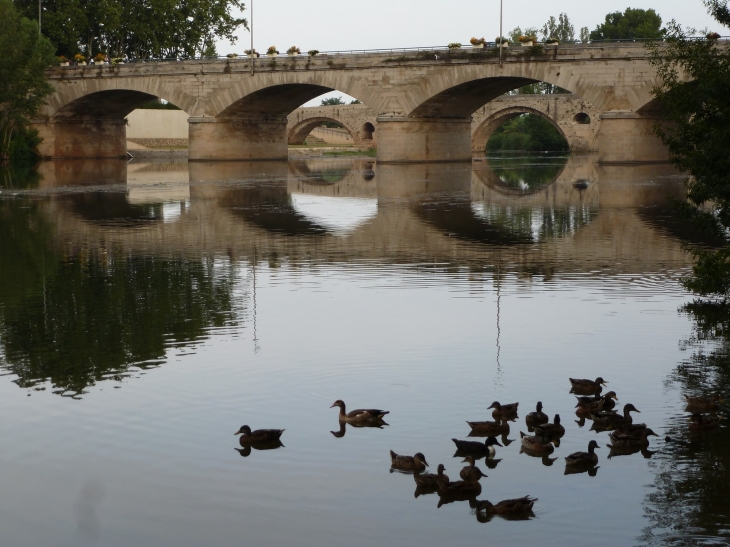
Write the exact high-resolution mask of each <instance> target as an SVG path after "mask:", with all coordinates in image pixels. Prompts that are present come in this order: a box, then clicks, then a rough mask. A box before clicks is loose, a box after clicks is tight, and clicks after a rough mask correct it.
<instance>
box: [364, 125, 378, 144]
mask: <svg viewBox="0 0 730 547" xmlns="http://www.w3.org/2000/svg"><path fill="white" fill-rule="evenodd" d="M373 133H375V126H373V124H371V123H370V122H365V124H364V125H363V126H362V138H363V139H365V140H368V141H370V140H372V139H373Z"/></svg>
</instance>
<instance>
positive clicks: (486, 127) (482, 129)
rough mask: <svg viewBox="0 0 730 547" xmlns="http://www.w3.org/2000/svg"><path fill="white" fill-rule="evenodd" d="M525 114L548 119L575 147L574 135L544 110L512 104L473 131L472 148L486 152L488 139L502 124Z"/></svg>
mask: <svg viewBox="0 0 730 547" xmlns="http://www.w3.org/2000/svg"><path fill="white" fill-rule="evenodd" d="M523 114H534V115H536V116H540V117H541V118H542V119H544V120H547V121H549V122H550V124H551V125H552V126H553V127H554V128H555V129H557V130H558V132H559V133H560V134H561V135H562V136H563V138H564V139H565V140H566V142H567V143H568V146H569V147H570V150H571V151H572V150H573V149H574V146H575V143H574V142H571V140H573V141H574V139H572V138H571V137H572V135H569V134H566V132H565V131H564V130H563V127H561V126H560V125H559V124H558V123H556V122H555V120H554V119H552V118H551V117H550V116H546V115H545V113H544V112H541V111H540V110H537V109H535V108H530V107H528V106H521V105H520V106H512V107H508V108H505V109H503V110H499V111H498V112H495V113H494V114H492V115H491V116H489V117H488V118H486V119H485V120H484V121H483V122H482V123H481V124H480V125H479V126H478V127H477V128H476V129H475V130H474V131H473V132H472V150H473V151H474V152H484V149H485V148H486V146H487V141H489V138H490V137H491V136H492V133H494V132H495V131H496V130H497V129H498V128H499V127H500V126H502V125H503V124H504V123H506V122H508V121H509V120H511V119H513V118H516V117H517V116H521V115H523Z"/></svg>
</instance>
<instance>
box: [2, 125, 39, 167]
mask: <svg viewBox="0 0 730 547" xmlns="http://www.w3.org/2000/svg"><path fill="white" fill-rule="evenodd" d="M42 140H43V139H41V138H40V137H39V136H38V131H36V130H35V129H25V128H23V129H19V130H17V131H16V132H15V134H14V135H13V138H12V139H10V147H9V150H8V155H9V158H10V163H11V164H13V165H33V164H35V163H36V162H37V161H38V160H39V159H40V157H39V156H38V152H36V148H38V145H39V144H40V143H41V141H42Z"/></svg>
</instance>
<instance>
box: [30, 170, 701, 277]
mask: <svg viewBox="0 0 730 547" xmlns="http://www.w3.org/2000/svg"><path fill="white" fill-rule="evenodd" d="M42 174H43V177H44V180H43V182H42V183H41V186H42V189H41V190H40V191H49V192H50V194H51V196H52V197H51V198H50V199H49V200H48V201H47V202H46V203H44V205H42V207H44V208H46V209H47V212H48V214H49V217H50V218H51V219H52V222H53V224H54V225H55V226H56V230H57V237H58V242H61V241H63V242H65V244H67V245H68V247H66V248H76V249H78V248H88V247H102V248H115V249H123V250H124V251H125V252H129V253H132V254H145V255H160V256H165V255H166V254H170V253H173V254H175V255H190V256H203V255H205V256H214V255H216V254H225V255H227V256H230V257H232V258H234V259H248V260H251V259H252V253H253V249H254V248H256V254H257V256H258V257H260V258H263V259H266V258H267V257H269V258H270V257H277V260H288V261H289V262H290V263H297V262H307V263H311V262H325V263H326V262H338V263H342V262H350V261H357V262H361V261H364V262H367V263H371V264H375V265H377V264H423V263H436V264H452V265H459V266H465V267H478V268H484V267H487V268H490V267H491V265H492V264H494V263H495V262H496V261H497V256H499V257H500V258H499V259H500V260H501V262H502V264H503V266H502V267H503V268H505V267H509V266H506V265H507V264H508V263H511V264H512V267H514V268H516V269H520V270H521V269H524V270H526V271H550V272H554V273H557V272H560V271H571V270H574V269H581V270H583V271H600V270H605V271H609V272H612V273H627V272H643V271H654V270H655V269H656V268H657V267H659V265H660V264H664V263H666V262H667V261H669V262H671V263H673V264H684V265H689V264H690V263H691V260H690V258H689V257H687V256H686V254H685V253H684V252H683V250H682V248H681V241H680V240H679V239H672V238H667V233H666V231H662V230H658V229H656V226H655V225H653V224H652V223H650V222H647V221H646V220H645V219H644V218H643V217H642V216H641V215H639V214H637V212H636V211H633V212H632V213H630V214H626V212H625V211H622V209H626V208H641V207H644V206H654V205H657V204H661V203H666V202H667V200H668V197H667V195H668V194H673V195H681V193H682V191H683V187H682V184H681V182H680V181H679V180H678V179H666V180H664V181H663V182H661V183H659V184H656V183H654V184H636V182H645V181H648V180H651V179H652V178H656V177H657V176H661V175H665V174H671V170H670V168H669V167H668V166H643V167H636V166H631V167H629V166H600V165H597V164H595V163H594V162H593V160H592V158H590V157H571V158H569V159H568V160H567V162H566V163H565V165H564V167H562V169H560V170H559V173H558V174H557V175H556V177H555V180H553V181H552V182H549V183H547V184H544V185H541V186H539V187H538V188H533V189H528V190H527V191H520V190H515V188H513V187H511V186H509V184H507V183H505V181H503V180H502V179H501V178H500V176H499V170H495V169H492V168H491V167H490V166H489V164H487V163H477V164H475V166H474V168H472V167H471V166H465V165H459V164H443V165H433V164H424V165H381V166H377V167H374V166H373V162H372V161H368V160H354V161H353V160H321V159H318V160H307V161H302V162H291V163H288V162H220V163H206V164H190V165H189V166H188V164H186V163H179V164H155V163H150V164H130V165H128V166H127V165H126V164H124V163H123V162H115V161H107V162H98V161H96V162H89V163H86V162H54V163H45V164H43V165H42ZM85 181H86V183H87V184H97V185H98V182H99V181H104V183H103V184H102V185H98V186H101V187H100V188H99V187H95V191H94V192H91V193H89V192H82V191H79V192H74V191H73V190H72V189H69V188H68V186H71V185H73V186H84V182H85ZM584 181H589V183H588V186H587V187H584V185H578V186H576V185H575V183H577V182H584ZM64 187H67V188H66V190H64V191H60V190H61V189H63V188H64ZM67 194H70V195H67ZM637 210H638V209H637ZM506 246H507V247H509V248H508V249H505V247H506ZM619 259H620V260H619Z"/></svg>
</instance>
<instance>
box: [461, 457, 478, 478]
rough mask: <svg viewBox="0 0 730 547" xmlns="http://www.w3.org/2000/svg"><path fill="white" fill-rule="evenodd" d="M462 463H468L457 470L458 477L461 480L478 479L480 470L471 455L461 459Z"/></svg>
mask: <svg viewBox="0 0 730 547" xmlns="http://www.w3.org/2000/svg"><path fill="white" fill-rule="evenodd" d="M462 462H463V463H467V464H469V465H467V466H465V467H463V468H462V469H461V471H460V472H459V477H461V480H463V481H472V480H479V478H481V476H482V475H480V473H481V470H480V469H479V468H477V466H476V462H475V461H474V457H473V456H467V457H466V458H464V459H463V460H462Z"/></svg>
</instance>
